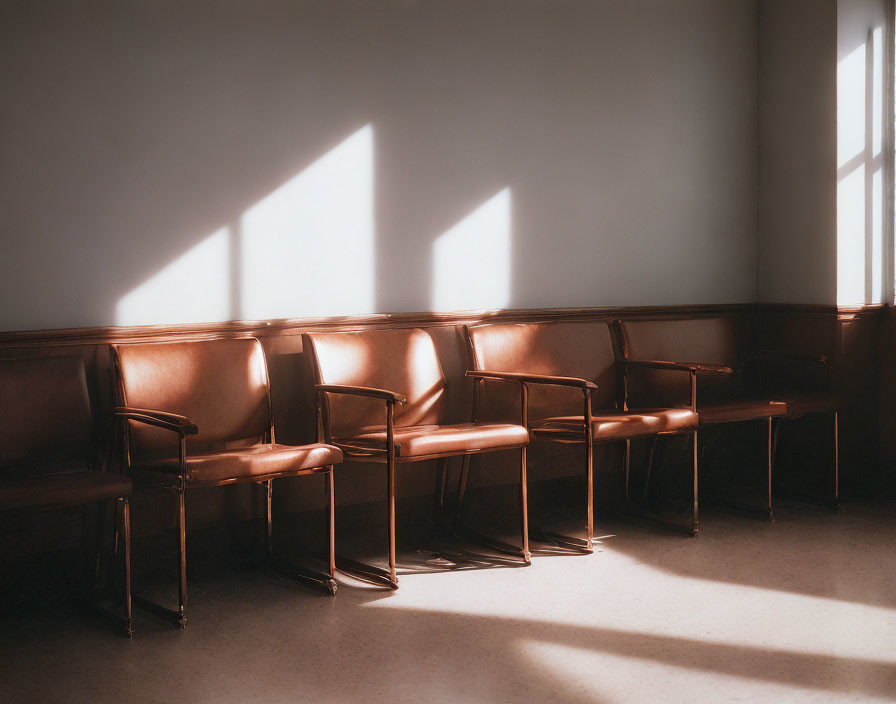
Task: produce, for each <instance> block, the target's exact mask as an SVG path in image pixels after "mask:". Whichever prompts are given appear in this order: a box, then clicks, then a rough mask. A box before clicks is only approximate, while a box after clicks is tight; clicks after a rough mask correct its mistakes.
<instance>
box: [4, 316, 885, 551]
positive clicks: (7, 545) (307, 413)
mask: <svg viewBox="0 0 896 704" xmlns="http://www.w3.org/2000/svg"><path fill="white" fill-rule="evenodd" d="M886 312H887V309H886V308H885V307H883V306H870V307H855V308H837V307H836V306H805V305H803V306H800V305H762V304H758V305H757V304H738V305H706V306H652V307H625V308H564V309H541V310H507V311H478V312H461V313H403V314H393V315H366V316H345V317H335V318H308V319H291V320H271V321H239V322H226V323H202V324H195V325H172V326H142V327H110V328H82V329H71V330H38V331H22V332H6V333H0V357H21V356H33V355H54V354H78V355H81V357H82V358H83V359H84V362H85V366H86V369H87V375H88V385H89V387H90V392H91V398H92V401H93V404H94V408H95V410H96V415H97V418H98V427H97V431H98V432H99V433H101V434H104V433H105V432H106V428H105V422H106V419H107V418H108V413H109V410H110V408H111V405H112V402H113V393H112V389H113V380H112V371H111V366H110V345H111V344H114V343H128V342H138V341H139V342H147V341H158V342H162V341H172V340H184V339H207V338H218V337H234V336H246V335H252V336H255V337H257V338H259V339H260V340H261V342H262V345H263V346H264V349H265V353H266V355H267V358H268V367H269V372H270V377H271V389H272V404H273V411H274V419H275V425H276V431H277V437H278V439H279V440H281V441H282V442H285V443H303V442H310V441H312V440H313V439H314V434H315V426H314V402H315V399H314V395H313V393H312V392H311V385H312V383H313V381H312V376H311V367H310V364H309V360H308V358H307V355H306V354H305V353H304V351H303V350H302V338H301V334H302V333H303V332H309V331H347V330H358V329H365V328H371V327H374V328H406V327H422V328H426V329H427V330H429V332H430V333H431V335H432V337H433V339H434V341H435V343H436V347H437V349H438V352H439V356H440V361H441V363H442V366H443V369H444V372H445V376H446V378H447V379H448V380H449V384H448V389H447V398H448V405H449V408H451V409H452V411H453V412H454V413H455V414H456V416H457V419H458V421H459V422H462V421H463V420H465V419H466V414H467V413H468V412H469V411H468V409H469V394H470V389H471V387H470V385H469V383H468V382H467V381H466V380H464V378H463V372H464V370H465V369H466V368H467V359H466V350H465V345H464V343H463V339H462V330H461V326H462V325H464V324H473V323H481V322H486V321H495V322H498V321H500V322H529V321H545V320H561V319H565V320H582V319H585V320H593V319H616V318H625V319H630V318H643V317H651V318H682V317H684V318H687V317H701V316H716V315H722V316H733V317H739V318H743V319H745V320H746V321H748V322H749V324H750V325H751V329H752V331H753V342H754V344H755V345H756V346H762V347H772V348H777V349H790V350H798V351H812V352H818V353H820V354H825V355H827V356H829V357H830V358H831V359H833V360H834V364H835V386H836V389H837V390H838V391H839V392H840V394H841V396H842V400H843V408H842V412H841V431H840V438H841V492H842V494H843V495H846V496H847V497H848V496H849V493H850V491H852V490H854V489H855V488H856V487H860V486H861V485H862V484H863V482H865V481H866V480H868V479H869V478H871V476H872V474H873V473H874V472H875V471H876V468H877V467H878V466H879V465H880V446H881V443H880V427H881V420H880V418H881V416H880V406H881V398H880V379H881V372H880V364H879V359H878V358H879V355H880V340H881V338H882V335H883V334H884V331H885V330H889V328H888V327H885V326H886V325H889V326H890V327H893V325H894V324H893V323H892V322H889V321H890V320H891V316H888V315H885V313H886ZM887 339H896V335H892V334H891V335H888V336H887ZM885 378H886V379H889V376H888V375H885ZM888 403H889V396H888V397H887V400H886V403H885V407H886V408H889V406H888V405H887V404H888ZM499 454H501V453H499ZM533 455H534V456H533V458H532V459H533V464H532V465H531V466H532V478H533V479H536V480H537V479H544V478H550V477H552V476H564V475H566V474H575V473H578V472H579V471H580V464H581V463H580V461H579V458H578V456H577V455H571V456H570V461H569V463H568V466H565V463H564V462H563V461H562V456H561V459H560V461H552V462H551V463H550V466H547V463H545V466H544V467H539V453H538V452H535V453H533ZM495 459H496V460H497V459H498V456H497V455H496V456H495ZM598 459H599V462H598V473H597V476H598V492H599V502H598V510H600V509H601V507H602V506H603V507H606V506H607V505H608V502H609V503H612V502H613V501H614V500H615V499H616V498H618V497H617V494H618V491H617V489H618V482H617V483H615V484H614V476H615V475H616V474H618V469H619V468H618V462H616V461H615V455H614V454H613V453H608V455H607V456H605V457H604V458H603V462H601V461H600V458H598ZM495 464H496V466H495V467H491V466H490V468H489V470H490V471H489V476H488V483H490V484H495V483H502V482H504V481H506V483H513V482H515V481H516V478H515V475H514V472H515V469H514V468H513V467H507V468H504V469H502V467H501V466H500V461H497V462H496V463H495ZM504 470H507V471H506V473H502V472H504ZM380 475H381V473H380V472H372V471H370V469H369V468H365V467H364V466H363V465H344V466H342V467H340V468H339V471H338V473H337V479H336V488H337V495H338V503H339V504H342V505H344V504H352V503H363V502H369V501H376V500H381V499H382V497H383V492H384V487H383V479H382V477H381V476H380ZM472 479H473V477H471V480H472ZM432 481H433V480H432V476H431V473H430V472H428V471H425V470H424V471H420V470H419V469H417V468H412V470H408V471H406V472H405V471H403V472H402V474H400V476H399V491H400V494H401V495H403V496H409V495H420V494H424V493H428V492H430V491H431V490H432ZM283 484H284V488H283V490H282V491H280V493H279V495H278V496H277V497H276V501H275V504H276V510H277V511H278V512H287V513H288V512H298V511H302V510H307V509H312V508H317V507H320V506H321V505H322V499H323V496H322V490H321V491H320V492H317V491H314V490H313V488H312V490H311V491H309V488H308V486H307V482H294V483H290V482H284V483H283ZM602 489H605V491H602ZM205 493H206V496H205V497H201V498H200V497H197V498H196V499H195V500H194V501H193V502H192V504H191V515H190V516H189V517H188V520H189V523H190V525H191V526H192V527H198V526H204V525H211V524H217V523H221V522H225V521H238V520H245V519H248V518H253V517H257V516H258V515H259V513H258V512H259V509H260V506H261V504H260V501H259V500H258V498H257V497H256V495H255V494H254V493H253V487H252V486H235V487H228V488H225V489H221V490H208V491H207V492H205ZM166 500H170V499H169V498H168V497H167V496H164V495H163V496H158V495H152V496H143V497H141V496H138V497H136V498H135V501H134V509H133V513H134V523H135V533H136V534H137V535H141V534H146V533H149V532H154V531H156V530H159V529H161V528H164V527H167V525H160V524H159V520H163V521H164V520H167V518H168V517H169V516H170V515H172V512H171V511H170V510H167V508H166V509H164V510H162V509H161V507H160V506H158V505H157V503H158V502H160V501H166ZM57 514H61V515H62V518H59V517H54V516H57ZM78 518H79V517H78V516H69V517H68V518H65V512H51V513H48V514H43V515H36V516H32V517H19V518H17V519H15V521H13V522H10V519H7V518H3V517H0V522H2V525H0V528H2V531H0V535H2V536H3V537H2V538H0V556H2V555H4V554H7V555H9V554H22V553H28V552H34V551H40V550H47V549H53V548H60V547H74V546H75V545H76V544H77V540H78V537H77V536H78V533H77V530H76V529H74V530H72V529H69V528H71V526H74V525H77V522H78V521H77V520H76V519H78ZM66 520H68V521H69V523H70V524H71V525H70V526H69V527H66V525H64V522H65V521H66ZM16 521H17V522H16ZM26 524H27V525H26ZM72 536H74V537H72Z"/></svg>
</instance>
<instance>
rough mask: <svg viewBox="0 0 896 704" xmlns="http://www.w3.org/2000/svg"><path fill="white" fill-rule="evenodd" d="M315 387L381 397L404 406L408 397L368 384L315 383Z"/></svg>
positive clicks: (320, 389) (340, 392) (330, 391)
mask: <svg viewBox="0 0 896 704" xmlns="http://www.w3.org/2000/svg"><path fill="white" fill-rule="evenodd" d="M314 388H315V389H317V390H318V391H324V392H326V393H328V394H347V395H349V396H368V397H370V398H381V399H383V400H384V401H391V402H392V403H397V404H398V405H399V406H404V405H405V404H406V403H407V402H408V399H407V398H406V397H405V396H403V395H402V394H400V393H398V392H397V391H389V390H387V389H375V388H373V387H370V386H345V385H343V384H315V386H314Z"/></svg>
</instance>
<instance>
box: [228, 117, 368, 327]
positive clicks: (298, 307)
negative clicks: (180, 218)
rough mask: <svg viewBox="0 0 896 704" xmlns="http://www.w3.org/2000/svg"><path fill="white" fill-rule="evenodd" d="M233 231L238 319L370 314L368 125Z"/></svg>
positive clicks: (247, 215)
mask: <svg viewBox="0 0 896 704" xmlns="http://www.w3.org/2000/svg"><path fill="white" fill-rule="evenodd" d="M240 229H241V238H240V250H241V253H242V262H241V270H242V282H241V289H242V293H241V299H242V310H241V311H240V313H241V317H242V318H244V319H249V320H251V319H254V320H261V319H266V318H290V317H299V316H301V317H314V316H327V315H351V314H359V313H372V312H373V310H374V273H375V268H374V260H373V257H374V241H373V238H374V221H373V128H372V127H371V126H370V125H367V126H365V127H363V128H362V129H360V130H358V131H357V132H355V133H354V134H352V135H351V136H350V137H348V138H347V139H346V140H345V141H343V142H342V143H341V144H339V145H338V146H336V147H334V148H333V149H332V150H330V151H329V152H327V154H325V155H324V156H322V157H321V158H320V159H318V160H317V161H315V162H314V163H313V164H311V165H310V166H309V167H307V168H306V169H304V170H303V171H302V172H301V173H299V174H297V175H296V176H295V177H293V178H292V179H290V180H289V181H287V182H286V183H284V184H283V185H282V186H280V187H279V188H278V189H277V190H276V191H274V192H273V193H271V194H270V195H268V196H267V197H265V198H264V199H263V200H261V201H259V202H258V203H256V204H255V205H253V206H252V207H251V208H249V209H248V210H247V211H246V212H245V213H244V214H243V217H242V220H241V223H240Z"/></svg>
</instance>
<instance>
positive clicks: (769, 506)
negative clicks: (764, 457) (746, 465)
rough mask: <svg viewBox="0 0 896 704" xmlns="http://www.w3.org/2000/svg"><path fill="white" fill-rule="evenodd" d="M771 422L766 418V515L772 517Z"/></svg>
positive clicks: (771, 420)
mask: <svg viewBox="0 0 896 704" xmlns="http://www.w3.org/2000/svg"><path fill="white" fill-rule="evenodd" d="M772 422H773V419H772V418H771V417H769V419H768V517H769V518H772V515H773V514H772Z"/></svg>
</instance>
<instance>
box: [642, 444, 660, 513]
mask: <svg viewBox="0 0 896 704" xmlns="http://www.w3.org/2000/svg"><path fill="white" fill-rule="evenodd" d="M656 442H657V436H656V435H654V436H653V437H652V438H651V439H650V455H649V456H648V458H647V478H646V479H645V480H644V498H643V500H644V501H647V494H648V493H649V491H650V477H651V475H652V474H653V457H654V455H655V454H656Z"/></svg>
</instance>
